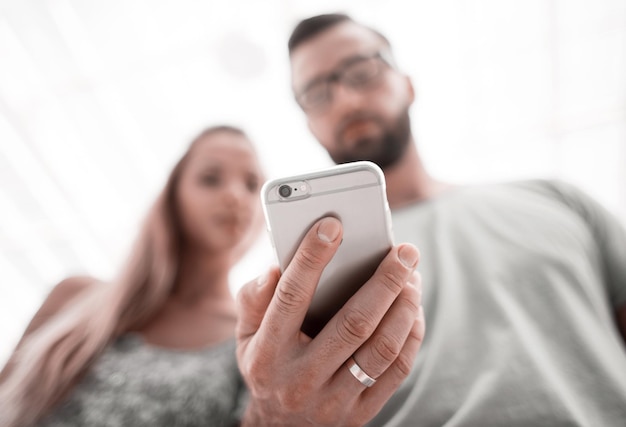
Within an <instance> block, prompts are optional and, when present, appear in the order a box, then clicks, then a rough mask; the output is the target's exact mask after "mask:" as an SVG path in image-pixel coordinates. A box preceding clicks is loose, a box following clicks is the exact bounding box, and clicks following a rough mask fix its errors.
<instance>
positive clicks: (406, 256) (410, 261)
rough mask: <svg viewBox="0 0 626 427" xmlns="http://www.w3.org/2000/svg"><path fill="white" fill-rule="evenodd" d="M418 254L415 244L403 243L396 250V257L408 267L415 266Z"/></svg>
mask: <svg viewBox="0 0 626 427" xmlns="http://www.w3.org/2000/svg"><path fill="white" fill-rule="evenodd" d="M418 256H419V254H418V252H417V249H416V248H415V246H412V245H404V246H402V247H401V248H400V250H399V251H398V258H400V261H402V264H404V265H405V266H406V267H408V268H415V266H416V265H417V258H418Z"/></svg>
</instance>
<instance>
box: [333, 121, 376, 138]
mask: <svg viewBox="0 0 626 427" xmlns="http://www.w3.org/2000/svg"><path fill="white" fill-rule="evenodd" d="M374 129H375V125H374V122H373V121H372V120H368V119H358V120H352V121H350V122H348V123H346V125H344V126H343V127H342V129H341V136H342V139H343V140H344V141H345V142H352V143H354V142H355V141H357V140H358V139H359V138H360V137H362V136H363V135H367V134H370V133H371V132H372V131H373V130H374Z"/></svg>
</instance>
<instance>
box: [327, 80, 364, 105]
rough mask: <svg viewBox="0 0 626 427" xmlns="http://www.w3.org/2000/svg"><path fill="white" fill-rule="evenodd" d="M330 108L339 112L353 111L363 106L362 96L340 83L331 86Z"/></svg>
mask: <svg viewBox="0 0 626 427" xmlns="http://www.w3.org/2000/svg"><path fill="white" fill-rule="evenodd" d="M330 103H331V108H332V109H337V110H340V111H344V110H354V109H356V108H359V107H361V106H362V104H363V94H362V93H361V92H360V91H358V90H356V89H354V88H351V87H350V86H348V85H346V84H344V83H343V82H341V81H337V82H334V84H333V85H332V86H331V102H330Z"/></svg>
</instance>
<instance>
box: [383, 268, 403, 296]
mask: <svg viewBox="0 0 626 427" xmlns="http://www.w3.org/2000/svg"><path fill="white" fill-rule="evenodd" d="M381 282H382V284H383V285H384V286H385V287H386V288H387V289H389V290H390V291H391V292H392V293H394V294H399V293H400V291H401V290H402V288H404V282H405V281H404V278H403V277H399V276H398V275H397V274H395V273H394V272H393V271H390V270H385V271H384V272H383V274H382V275H381Z"/></svg>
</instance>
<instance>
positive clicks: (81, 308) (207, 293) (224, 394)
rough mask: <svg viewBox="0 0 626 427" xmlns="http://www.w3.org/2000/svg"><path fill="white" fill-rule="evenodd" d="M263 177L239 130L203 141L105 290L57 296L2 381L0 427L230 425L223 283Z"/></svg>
mask: <svg viewBox="0 0 626 427" xmlns="http://www.w3.org/2000/svg"><path fill="white" fill-rule="evenodd" d="M262 181H263V177H262V173H261V170H260V165H259V161H258V158H257V156H256V153H255V151H254V149H253V147H252V144H251V142H250V141H249V139H248V138H247V137H246V135H245V134H244V133H243V132H242V131H241V130H239V129H237V128H233V127H229V126H219V127H213V128H209V129H207V130H205V131H204V132H202V133H201V134H200V135H199V136H198V137H197V138H196V139H195V140H194V141H193V142H192V144H191V146H190V147H189V149H188V150H187V152H186V153H185V155H184V156H183V157H182V159H181V160H180V161H179V162H178V164H177V165H176V166H175V167H174V169H173V171H172V173H171V174H170V177H169V179H168V181H167V184H166V186H165V188H164V190H163V192H162V193H161V194H160V196H159V197H158V198H157V200H156V203H155V204H154V206H153V207H152V209H151V210H150V211H149V213H148V216H147V219H146V221H145V224H144V226H143V229H142V230H141V232H140V235H139V237H138V239H137V242H136V245H135V247H134V249H133V251H132V252H131V256H130V257H129V259H128V261H127V263H126V265H125V268H123V269H122V271H121V274H120V275H119V276H118V277H117V279H116V280H114V281H113V282H112V283H97V282H96V281H95V280H92V279H89V278H79V277H75V278H70V279H66V280H64V281H63V282H61V283H60V284H58V285H57V286H56V287H55V288H54V289H53V290H52V292H51V293H50V295H49V296H48V298H47V299H46V301H45V302H44V303H43V305H42V307H41V308H40V310H39V311H38V312H37V314H36V315H35V317H34V319H33V320H32V321H31V323H30V325H29V326H28V327H27V329H26V332H25V333H24V336H23V338H22V340H21V341H20V342H19V344H18V346H17V349H16V351H15V352H14V354H13V355H12V357H11V358H10V360H9V362H8V363H7V365H6V366H5V368H4V371H3V372H2V374H0V425H2V426H4V427H17V426H19V427H21V426H29V425H41V426H56V425H64V426H67V425H81V426H83V425H84V426H113V425H115V426H118V425H128V426H130V425H132V426H142V425H146V426H148V425H150V426H176V425H184V426H193V425H203V426H206V425H230V424H233V423H236V422H237V420H236V417H237V414H238V413H239V412H238V409H239V408H240V407H241V405H242V402H243V396H244V393H243V390H244V388H243V383H242V382H241V380H240V377H239V376H238V371H237V365H236V360H235V356H234V351H235V344H234V339H233V336H234V328H235V322H236V318H235V304H234V301H233V297H232V295H231V292H230V289H229V284H228V275H229V271H230V269H231V267H232V266H233V264H234V263H235V262H236V261H238V260H239V259H240V257H241V256H242V255H243V254H244V252H245V251H246V250H247V249H248V247H249V246H250V244H251V243H252V241H253V239H254V237H256V235H257V232H258V231H259V230H260V229H261V227H260V224H261V223H262V216H261V209H260V203H259V189H260V186H261V184H262Z"/></svg>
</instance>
